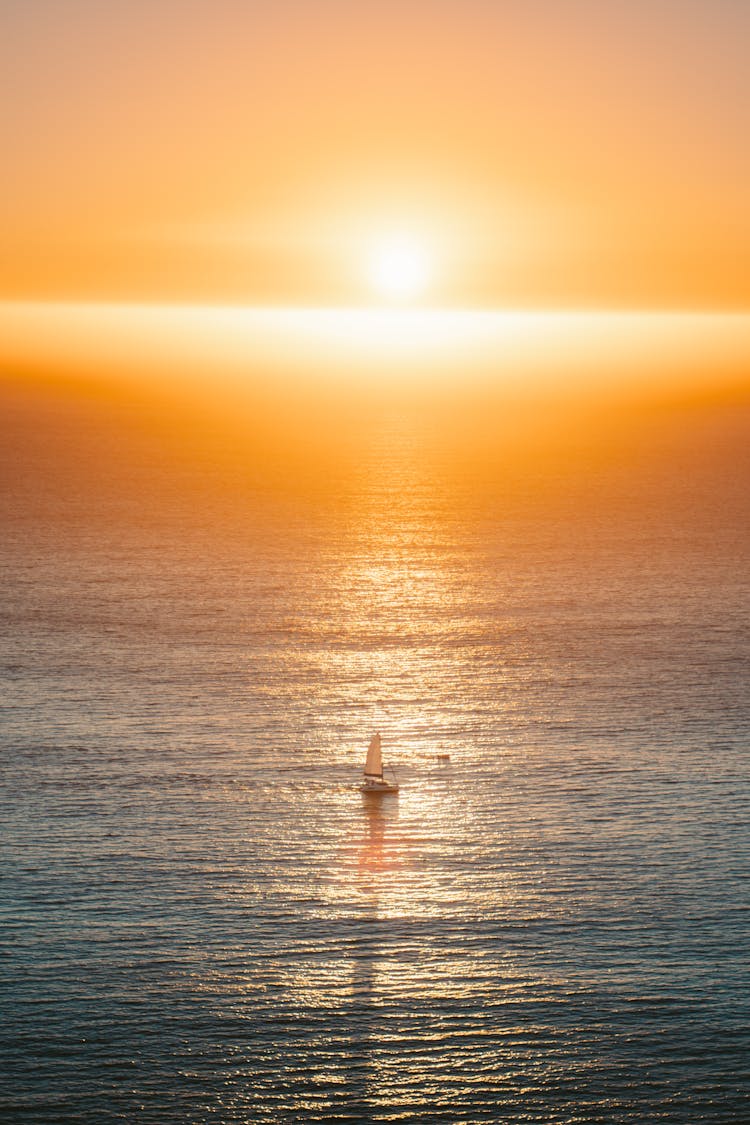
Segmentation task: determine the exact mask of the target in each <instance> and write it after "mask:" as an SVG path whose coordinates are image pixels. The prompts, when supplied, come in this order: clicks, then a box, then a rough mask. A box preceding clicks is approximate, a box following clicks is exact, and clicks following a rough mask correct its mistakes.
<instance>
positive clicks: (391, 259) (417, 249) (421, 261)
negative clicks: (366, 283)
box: [368, 237, 429, 301]
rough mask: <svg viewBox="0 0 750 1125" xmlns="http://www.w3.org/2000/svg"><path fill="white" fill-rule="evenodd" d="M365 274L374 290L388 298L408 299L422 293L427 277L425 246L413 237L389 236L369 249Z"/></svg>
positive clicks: (427, 263)
mask: <svg viewBox="0 0 750 1125" xmlns="http://www.w3.org/2000/svg"><path fill="white" fill-rule="evenodd" d="M368 275H369V279H370V283H371V285H372V286H373V288H374V289H375V291H376V292H377V293H378V294H379V295H380V296H381V297H384V298H386V299H387V300H390V301H409V300H413V299H414V298H416V297H419V296H421V295H422V293H423V292H424V290H425V289H426V287H427V283H428V280H429V262H428V257H427V253H426V251H425V249H424V247H423V246H422V245H421V244H420V243H419V242H417V241H416V240H415V239H412V238H407V237H398V238H390V239H388V240H387V241H384V242H381V243H380V244H379V245H378V246H377V247H376V248H375V249H374V251H373V252H372V254H371V256H370V260H369V268H368Z"/></svg>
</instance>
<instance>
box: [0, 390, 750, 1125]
mask: <svg viewBox="0 0 750 1125" xmlns="http://www.w3.org/2000/svg"><path fill="white" fill-rule="evenodd" d="M3 404H4V422H3V450H4V452H3V453H2V454H1V455H0V456H1V457H2V479H3V485H2V501H1V502H2V521H3V533H2V542H1V543H0V566H1V567H2V601H1V610H0V614H1V615H0V620H1V622H2V630H1V634H0V657H1V661H2V663H1V665H0V676H1V681H0V682H1V684H2V687H1V691H2V696H1V700H2V735H1V739H2V742H1V747H2V756H1V763H2V778H1V783H2V784H1V788H0V815H1V818H2V825H3V831H2V892H1V895H2V898H1V900H0V907H1V910H2V931H1V938H0V954H1V957H0V969H1V972H2V996H3V1000H2V1012H3V1019H2V1029H1V1031H0V1035H1V1036H2V1045H1V1047H0V1057H1V1058H2V1067H1V1074H0V1119H2V1120H3V1121H7V1122H9V1123H18V1125H31V1123H35V1125H55V1123H63V1122H65V1123H81V1125H84V1123H85V1125H88V1123H106V1122H119V1121H121V1122H133V1121H139V1122H154V1123H164V1125H168V1123H171V1122H174V1123H196V1125H197V1123H208V1122H217V1123H222V1125H223V1123H227V1125H229V1123H236V1125H239V1123H242V1125H272V1123H277V1122H278V1123H284V1122H342V1123H344V1122H346V1123H355V1122H362V1123H369V1122H373V1123H374V1122H378V1123H381V1122H382V1123H385V1122H389V1123H399V1122H410V1123H415V1125H416V1123H420V1125H422V1123H424V1125H427V1123H430V1122H435V1123H438V1122H441V1123H442V1122H444V1123H451V1125H462V1123H466V1125H473V1123H479V1122H507V1123H508V1125H526V1123H528V1125H532V1123H534V1125H552V1123H558V1122H559V1123H566V1125H573V1123H579V1122H580V1123H582V1122H586V1123H594V1122H596V1123H601V1125H625V1123H649V1125H652V1123H656V1122H663V1123H667V1122H668V1123H670V1125H691V1123H698V1122H700V1123H703V1125H729V1123H738V1125H739V1123H742V1122H746V1121H749V1120H750V992H749V990H748V973H747V968H748V950H749V949H750V897H749V895H748V885H749V884H748V875H749V874H750V835H749V834H748V796H749V793H750V788H749V786H748V779H749V772H750V770H749V763H748V751H749V750H750V632H749V630H748V610H749V608H750V598H749V594H750V566H748V562H749V557H750V555H749V551H748V548H749V547H750V519H748V516H750V492H749V491H748V485H750V454H748V448H750V445H749V444H748V442H747V437H748V434H750V424H748V423H749V415H748V410H747V406H746V405H743V404H739V405H738V404H737V403H734V404H729V405H727V404H726V403H724V404H722V403H718V404H717V403H714V404H710V403H709V404H708V405H705V406H703V407H702V408H701V409H700V410H698V409H697V408H695V407H694V406H690V405H687V406H685V407H684V408H683V407H679V408H678V407H674V409H673V410H672V413H671V414H669V415H668V417H667V416H666V414H664V413H662V414H659V413H658V411H657V412H656V413H654V414H652V415H650V416H649V419H650V420H646V421H644V420H643V419H641V420H640V421H639V422H638V423H637V424H636V423H635V422H632V423H630V424H629V426H630V428H629V429H628V430H627V437H626V438H624V439H623V438H622V435H621V434H620V436H619V438H618V437H617V436H616V431H615V429H614V428H613V429H612V434H613V435H615V436H613V438H612V441H611V442H610V441H609V439H608V440H607V441H603V442H601V443H600V444H599V446H597V447H596V448H595V449H593V448H591V447H589V446H586V445H585V443H583V444H581V443H579V444H577V445H576V448H575V454H574V453H573V452H572V451H571V450H570V449H569V450H568V454H569V455H568V454H566V452H565V448H564V442H563V445H562V446H560V447H559V448H556V449H555V451H553V452H552V453H549V455H548V456H547V457H546V459H545V458H539V459H536V458H535V457H532V456H531V455H529V456H528V457H526V459H525V460H524V459H523V458H522V459H521V460H518V459H517V458H515V459H514V457H510V458H508V459H506V460H503V457H502V456H501V455H498V454H497V450H494V451H493V450H492V449H490V448H489V447H483V449H482V450H480V451H479V452H476V450H475V451H474V453H476V456H474V455H472V456H469V455H468V454H467V455H465V456H463V459H461V457H460V456H459V454H458V453H456V454H455V457H454V458H453V460H451V458H450V457H449V456H448V454H447V453H446V443H445V441H443V442H442V445H441V440H442V439H441V433H440V431H439V430H438V431H437V432H436V431H434V430H433V431H431V433H430V434H426V433H422V432H421V431H420V430H419V426H418V425H417V424H416V422H415V418H416V417H417V416H418V414H417V413H415V412H414V409H413V404H412V406H410V407H407V406H403V404H402V406H403V409H401V408H399V409H396V408H395V407H394V408H393V409H389V410H383V412H382V413H381V414H379V415H377V414H374V415H372V416H367V417H365V418H360V430H359V431H358V438H357V442H355V443H354V444H355V446H357V448H356V449H355V451H354V452H353V453H352V451H350V450H348V451H347V453H346V456H344V455H343V454H342V456H341V457H339V458H338V459H337V458H332V459H331V461H330V463H326V468H325V473H324V474H323V476H324V477H325V479H318V478H317V477H316V478H315V479H313V476H312V474H307V475H306V474H305V472H304V468H303V467H300V465H299V464H295V468H294V472H293V473H291V478H290V477H289V476H288V475H287V476H285V475H284V473H283V472H282V471H281V470H280V467H279V464H278V463H276V464H275V465H273V464H270V462H266V463H264V466H261V468H258V465H257V464H255V463H254V462H253V461H252V457H251V455H250V454H249V453H247V455H246V457H245V459H244V460H243V456H241V455H240V454H239V453H238V452H237V450H238V448H239V447H240V446H241V444H242V442H241V441H239V440H238V439H236V435H235V437H234V438H232V439H231V440H230V438H229V437H226V433H228V431H221V427H219V428H218V430H217V429H216V428H215V429H214V430H213V431H212V433H213V436H212V438H211V440H209V439H207V438H206V439H205V440H204V439H203V438H202V437H201V436H200V434H199V430H194V431H191V432H192V433H193V437H191V438H190V439H189V440H188V439H187V438H183V437H181V436H179V434H178V436H177V437H175V436H174V433H173V432H172V431H171V430H169V431H167V429H165V428H164V427H163V426H161V428H160V423H159V422H158V418H157V421H156V422H155V423H154V424H153V425H151V424H150V423H149V424H142V422H141V420H140V419H142V417H143V416H144V415H143V411H142V410H141V408H140V406H139V404H138V403H137V402H136V403H133V402H130V401H128V400H122V401H121V400H115V399H112V400H109V399H106V398H105V397H102V398H98V397H97V396H96V395H93V394H92V395H90V396H89V397H87V396H86V393H84V392H81V393H80V396H79V397H76V395H75V394H74V393H73V392H70V393H68V392H65V393H63V392H62V391H60V390H59V389H58V390H55V389H50V388H49V387H44V388H42V389H41V390H36V391H33V392H32V390H30V389H28V388H25V387H23V386H20V385H17V384H13V385H12V386H10V385H8V386H6V387H5V388H4V391H3ZM660 409H661V408H660ZM410 411H411V413H410ZM158 414H159V411H158V410H156V408H154V417H157V416H158ZM665 417H666V421H665ZM365 433H366V434H367V435H368V436H367V440H365V439H364V437H363V435H364V434H365ZM617 433H619V431H617ZM196 434H198V436H197V437H196V436H195V435H196ZM222 435H224V436H222ZM443 437H444V435H443ZM248 440H249V439H248ZM576 440H578V439H576ZM605 446H606V449H605V448H604V447H605ZM441 450H442V452H443V453H445V456H444V457H443V458H442V460H441V456H440V454H441ZM305 456H306V454H305V452H304V450H303V451H302V452H301V453H300V457H301V458H302V460H304V457H305ZM571 465H573V466H574V467H573V468H571ZM326 474H327V475H326ZM376 730H378V731H380V733H381V735H382V738H383V747H384V756H385V758H386V760H387V762H389V763H390V764H391V765H392V766H393V767H394V768H395V771H396V773H397V776H398V780H399V783H400V786H401V788H400V793H399V794H398V796H386V797H383V798H379V799H374V800H373V799H370V798H366V797H363V796H362V795H361V794H360V792H359V791H358V788H357V787H358V784H359V782H360V778H361V772H362V766H363V762H364V755H365V751H366V747H367V743H368V742H369V739H370V737H371V735H372V734H373V733H374V732H375V731H376ZM438 755H441V756H444V755H449V758H448V759H447V760H446V759H444V758H439V757H438Z"/></svg>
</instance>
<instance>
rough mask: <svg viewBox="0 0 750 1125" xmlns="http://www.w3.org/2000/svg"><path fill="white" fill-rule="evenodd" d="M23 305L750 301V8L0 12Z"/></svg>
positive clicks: (451, 1) (91, 4) (1, 262)
mask: <svg viewBox="0 0 750 1125" xmlns="http://www.w3.org/2000/svg"><path fill="white" fill-rule="evenodd" d="M0 24H1V26H2V32H1V33H0V86H1V89H0V95H1V96H0V152H1V153H2V165H3V176H2V177H1V178H0V300H5V301H35V300H53V301H128V302H145V303H148V302H160V303H167V304H168V303H175V302H176V303H179V302H194V303H208V304H218V305H222V304H230V305H231V304H235V305H236V304H240V305H251V306H252V305H260V306H262V305H273V306H291V307H295V306H321V305H322V306H325V305H360V304H367V303H368V302H371V301H372V300H373V299H374V297H375V295H374V294H373V292H372V285H371V283H370V281H368V272H367V265H366V263H367V260H368V255H369V254H371V253H372V247H373V246H377V245H378V241H379V240H382V239H383V238H387V237H390V236H391V235H392V234H393V232H396V233H397V234H400V233H405V234H406V235H407V236H409V237H412V238H415V239H416V240H417V241H418V242H419V244H420V245H422V246H423V247H425V248H426V252H427V254H428V256H429V262H430V267H429V284H428V285H427V286H426V287H425V293H424V294H422V295H421V296H422V299H423V300H424V301H425V302H428V303H430V304H433V305H437V306H441V307H445V306H451V307H458V308H490V309H507V308H526V309H545V308H571V307H576V308H605V309H612V308H625V309H627V308H669V309H687V310H689V309H711V310H745V309H747V308H748V306H749V305H750V271H749V270H748V269H747V262H748V261H750V205H749V204H748V200H750V144H749V143H748V137H750V67H748V65H747V44H748V43H750V4H746V3H744V2H743V0H629V2H628V3H624V2H622V3H620V2H617V3H616V2H614V0H612V2H607V0H503V2H499V0H460V2H459V0H399V2H393V0H377V2H371V0H357V2H356V3H353V2H345V0H273V2H271V0H258V2H249V0H244V2H240V0H213V2H211V3H208V2H202V0H148V2H146V0H127V2H126V0H108V3H106V4H103V3H101V0H0Z"/></svg>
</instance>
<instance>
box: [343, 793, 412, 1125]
mask: <svg viewBox="0 0 750 1125" xmlns="http://www.w3.org/2000/svg"><path fill="white" fill-rule="evenodd" d="M361 812H362V820H361V827H362V838H361V842H360V844H359V847H358V851H357V863H356V887H357V891H358V893H359V895H360V896H361V902H362V907H363V910H362V914H361V916H360V919H359V923H358V925H357V927H356V930H355V934H356V936H355V940H354V942H353V943H352V978H351V980H352V985H351V1002H350V1016H351V1024H350V1026H351V1027H352V1029H353V1035H352V1043H351V1049H352V1057H353V1058H356V1059H357V1060H358V1062H359V1066H357V1068H356V1070H355V1071H353V1072H352V1077H353V1078H354V1081H353V1082H352V1084H351V1087H350V1098H351V1104H352V1108H356V1111H357V1114H358V1120H359V1121H362V1122H369V1121H374V1120H378V1119H380V1113H381V1111H382V1108H383V1101H384V1091H383V1089H382V1083H381V1082H380V1081H379V1067H378V1058H379V1056H380V1054H381V1053H382V1049H383V1042H384V1031H385V1028H384V1018H386V1012H385V1010H384V1007H383V996H382V994H381V993H382V989H381V988H380V987H379V985H381V984H383V981H382V980H381V979H380V978H381V974H382V972H383V969H384V964H385V962H387V961H388V959H389V958H388V948H387V946H388V918H387V912H386V916H385V917H384V916H383V915H382V914H381V907H382V896H383V894H384V893H385V894H386V895H387V891H388V887H389V885H390V884H391V882H392V881H393V880H394V879H395V878H396V877H397V872H398V870H399V868H400V867H402V866H403V859H402V852H401V849H400V847H399V839H398V817H399V803H398V796H397V795H396V794H388V793H363V794H362V798H361ZM355 1075H356V1077H354V1076H355Z"/></svg>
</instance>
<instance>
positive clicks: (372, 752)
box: [359, 734, 398, 793]
mask: <svg viewBox="0 0 750 1125" xmlns="http://www.w3.org/2000/svg"><path fill="white" fill-rule="evenodd" d="M391 772H393V771H391ZM359 789H360V792H361V793H398V782H397V781H396V780H395V776H394V780H393V781H386V780H385V778H384V777H383V753H382V747H381V739H380V735H379V734H374V735H373V736H372V738H371V739H370V745H369V746H368V748H367V757H366V759H365V780H364V783H363V784H362V785H360V787H359Z"/></svg>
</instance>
